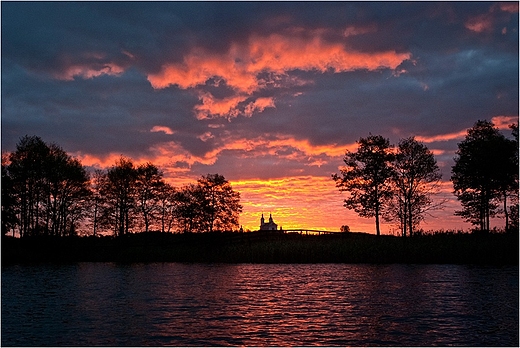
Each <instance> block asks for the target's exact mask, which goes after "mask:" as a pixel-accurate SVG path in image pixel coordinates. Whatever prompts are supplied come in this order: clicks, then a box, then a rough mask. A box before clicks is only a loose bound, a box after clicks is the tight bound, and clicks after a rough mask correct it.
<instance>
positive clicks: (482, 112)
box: [1, 2, 519, 234]
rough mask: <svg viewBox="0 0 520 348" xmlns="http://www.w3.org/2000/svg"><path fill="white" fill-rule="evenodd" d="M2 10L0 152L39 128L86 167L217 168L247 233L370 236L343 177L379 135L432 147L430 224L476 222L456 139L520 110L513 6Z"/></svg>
mask: <svg viewBox="0 0 520 348" xmlns="http://www.w3.org/2000/svg"><path fill="white" fill-rule="evenodd" d="M1 20H2V22H1V25H2V34H1V35H2V37H1V44H2V53H1V65H2V71H1V78H2V85H1V96H2V100H1V126H2V129H1V145H2V152H9V151H13V150H14V149H15V147H16V144H17V143H18V141H19V140H20V138H21V137H23V136H25V135H37V136H39V137H41V138H42V139H43V140H44V141H45V142H47V143H56V144H58V145H60V146H61V147H62V148H63V149H64V150H65V151H67V152H68V153H69V154H71V155H72V156H75V157H77V158H78V159H80V160H81V162H82V163H83V165H85V166H87V167H88V168H90V169H92V168H108V167H110V166H112V165H114V163H115V161H116V159H118V158H119V157H120V156H121V155H124V156H127V157H129V158H131V159H133V160H134V162H135V163H137V164H139V163H144V162H147V161H150V162H152V163H154V164H155V165H157V166H158V167H159V168H160V169H162V170H163V171H164V174H165V178H166V179H167V180H168V181H169V182H170V183H172V184H173V185H175V186H180V185H183V184H186V183H189V182H195V180H197V178H199V177H200V176H201V175H205V174H209V173H211V174H214V173H218V174H221V175H223V176H224V177H225V178H226V179H227V180H229V181H230V182H231V184H232V186H233V188H234V189H235V190H236V191H239V192H240V194H241V203H242V205H243V213H242V214H241V216H240V224H241V225H242V226H243V228H244V229H251V230H255V229H258V227H259V223H260V216H261V214H262V213H264V214H266V216H267V215H268V214H272V216H273V218H274V220H275V222H276V223H278V225H279V226H282V227H283V228H285V229H288V228H308V229H325V230H332V231H337V230H339V228H340V226H342V225H349V226H350V229H351V230H352V231H364V232H369V233H374V232H375V225H374V220H373V219H365V218H360V217H358V216H357V215H356V213H355V212H353V211H349V210H347V209H346V208H344V207H343V200H344V199H345V198H346V196H345V195H346V194H345V193H341V192H339V191H338V190H337V188H336V187H335V183H334V181H333V180H332V179H331V174H333V173H339V168H341V166H342V165H343V161H342V159H343V157H344V154H345V151H346V150H350V151H355V150H356V148H357V145H356V141H357V140H359V138H361V137H366V136H368V135H369V134H377V135H382V136H384V137H385V138H388V139H390V142H391V143H393V144H397V143H398V142H399V139H402V138H406V137H409V136H415V137H416V139H417V140H419V141H421V142H423V143H424V144H425V145H426V146H427V147H428V148H429V149H430V150H431V151H432V152H433V153H434V154H435V158H436V160H437V163H438V165H439V167H440V168H441V171H442V174H443V179H442V180H443V182H442V188H441V190H440V192H439V195H438V196H437V197H436V198H435V199H436V200H447V202H446V203H445V205H444V208H443V209H442V210H437V211H434V212H432V213H431V216H427V217H426V220H425V222H424V223H423V224H422V225H421V227H422V228H424V229H425V230H428V229H445V230H447V229H467V228H469V227H470V225H468V224H467V223H464V221H463V220H462V219H461V218H460V217H456V216H454V215H453V213H454V211H455V210H458V209H460V208H461V206H460V204H459V203H458V202H457V200H456V199H455V197H454V196H453V194H452V191H453V187H452V185H451V182H450V176H451V167H452V166H453V164H454V162H453V158H454V157H455V151H456V150H457V143H458V142H460V141H461V140H463V139H464V136H465V134H466V130H467V129H468V128H470V127H472V126H473V124H474V123H475V122H476V121H477V120H489V121H493V122H494V123H495V125H496V126H498V127H499V128H500V129H501V130H502V131H503V133H504V134H505V135H508V136H509V135H510V130H509V129H508V128H507V126H508V125H509V124H511V123H513V122H518V114H519V112H518V111H519V103H518V100H519V97H518V96H519V87H518V77H519V69H518V66H519V55H518V43H519V37H518V2H456V3H452V2H362V3H352V2H326V3H324V2H304V3H295V2H225V3H220V2H208V3H205V2H202V3H201V2H152V3H148V2H110V3H105V2H31V3H24V2H2V3H1ZM497 224H498V225H499V226H500V224H502V222H501V221H498V222H497ZM396 230H397V226H395V225H393V224H384V225H383V226H382V233H383V234H391V233H395V232H396Z"/></svg>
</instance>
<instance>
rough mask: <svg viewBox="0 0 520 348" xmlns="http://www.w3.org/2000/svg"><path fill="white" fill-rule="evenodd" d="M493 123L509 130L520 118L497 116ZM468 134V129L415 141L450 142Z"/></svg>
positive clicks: (421, 137) (492, 119)
mask: <svg viewBox="0 0 520 348" xmlns="http://www.w3.org/2000/svg"><path fill="white" fill-rule="evenodd" d="M491 122H492V123H493V124H494V125H495V126H496V127H497V128H498V129H502V130H504V129H509V125H511V124H513V123H518V116H495V117H492V118H491ZM466 134H467V129H464V130H461V131H458V132H454V133H447V134H438V135H432V136H416V137H415V139H417V141H421V142H423V143H435V142H439V141H450V140H455V139H463V138H464V137H465V136H466Z"/></svg>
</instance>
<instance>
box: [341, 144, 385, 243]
mask: <svg viewBox="0 0 520 348" xmlns="http://www.w3.org/2000/svg"><path fill="white" fill-rule="evenodd" d="M357 144H358V149H357V151H356V152H350V151H347V152H346V154H345V157H344V159H343V161H344V162H345V167H344V168H342V169H341V176H340V175H338V174H333V175H332V178H333V180H334V181H336V187H338V188H339V190H340V191H345V192H347V193H348V194H349V196H348V198H347V199H345V207H346V208H348V209H353V210H354V211H355V212H356V213H358V214H359V216H361V217H375V222H376V234H377V235H378V236H379V235H380V234H381V232H380V227H379V218H380V216H381V214H382V212H383V207H384V203H385V201H387V200H389V199H390V198H391V197H392V187H391V185H390V179H391V177H392V175H393V169H392V166H391V163H392V161H393V160H394V157H395V156H394V154H393V153H392V147H391V146H390V142H389V140H388V139H385V138H383V137H382V136H380V135H369V136H368V137H367V138H360V139H359V140H358V141H357Z"/></svg>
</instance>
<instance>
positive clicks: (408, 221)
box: [386, 137, 442, 236]
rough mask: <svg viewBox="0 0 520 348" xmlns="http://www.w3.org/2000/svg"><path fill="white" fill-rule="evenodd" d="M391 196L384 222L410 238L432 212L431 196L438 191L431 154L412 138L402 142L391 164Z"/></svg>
mask: <svg viewBox="0 0 520 348" xmlns="http://www.w3.org/2000/svg"><path fill="white" fill-rule="evenodd" d="M393 168H394V173H393V176H392V184H393V187H394V189H393V190H394V196H393V199H392V200H391V203H390V204H389V205H390V209H388V211H387V214H386V218H387V220H390V221H393V220H397V221H399V224H400V227H401V232H402V235H403V236H406V234H407V231H408V234H409V235H410V236H411V235H412V234H413V231H414V229H415V227H417V226H418V225H419V223H420V222H421V221H422V220H423V219H424V215H425V213H426V211H427V210H428V209H430V208H432V207H433V206H432V203H433V201H432V199H431V196H432V195H433V194H434V193H436V192H437V191H438V189H439V185H440V180H441V177H442V175H441V173H440V170H439V167H438V166H437V162H436V160H435V157H434V155H433V153H432V152H431V151H430V150H428V148H427V147H426V146H425V145H424V144H421V143H419V142H418V141H417V140H415V138H414V137H410V138H406V139H401V141H400V142H399V145H398V148H397V153H396V156H395V159H394V163H393Z"/></svg>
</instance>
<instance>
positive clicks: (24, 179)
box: [6, 136, 90, 237]
mask: <svg viewBox="0 0 520 348" xmlns="http://www.w3.org/2000/svg"><path fill="white" fill-rule="evenodd" d="M6 168H7V174H6V175H7V176H8V177H9V178H10V179H9V182H10V183H11V184H12V190H13V192H14V197H13V199H15V201H16V205H17V209H16V211H17V213H18V214H19V217H18V219H17V221H18V224H19V232H20V236H22V237H23V236H28V235H38V234H50V235H65V234H75V228H76V224H77V222H78V220H80V219H82V218H83V217H84V212H85V201H86V198H87V197H88V195H89V194H90V190H89V186H88V183H89V177H88V174H87V172H86V171H85V169H84V167H83V166H82V165H81V163H80V162H79V161H78V160H77V159H74V158H72V157H70V156H69V155H68V154H67V153H66V152H65V151H64V150H63V149H62V148H61V147H59V146H58V145H55V144H51V145H47V144H46V143H45V142H43V140H42V139H41V138H39V137H37V136H31V137H30V136H26V137H24V138H22V139H21V140H20V142H19V143H18V144H17V147H16V151H15V152H13V153H11V154H10V155H9V165H8V166H7V167H6Z"/></svg>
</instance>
